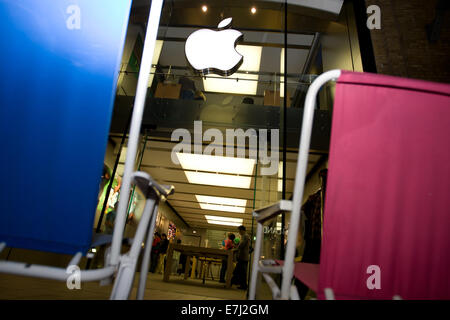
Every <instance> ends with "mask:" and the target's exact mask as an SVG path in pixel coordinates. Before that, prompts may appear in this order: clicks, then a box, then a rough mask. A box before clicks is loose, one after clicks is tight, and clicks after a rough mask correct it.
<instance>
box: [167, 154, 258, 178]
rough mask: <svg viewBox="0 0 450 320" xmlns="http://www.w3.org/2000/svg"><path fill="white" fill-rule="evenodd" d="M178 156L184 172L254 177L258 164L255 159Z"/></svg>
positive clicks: (194, 155) (199, 155) (193, 155)
mask: <svg viewBox="0 0 450 320" xmlns="http://www.w3.org/2000/svg"><path fill="white" fill-rule="evenodd" d="M176 156H177V158H178V161H179V162H180V165H181V167H182V168H183V169H184V170H200V171H211V172H218V173H231V174H245V175H252V174H253V169H254V167H255V164H256V160H255V159H246V158H234V157H223V156H210V155H203V154H195V153H180V152H176Z"/></svg>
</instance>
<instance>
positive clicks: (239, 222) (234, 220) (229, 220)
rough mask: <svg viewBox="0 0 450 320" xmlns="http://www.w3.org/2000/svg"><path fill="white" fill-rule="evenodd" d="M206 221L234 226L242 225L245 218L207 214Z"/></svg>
mask: <svg viewBox="0 0 450 320" xmlns="http://www.w3.org/2000/svg"><path fill="white" fill-rule="evenodd" d="M205 218H206V221H208V223H209V224H219V225H224V226H234V227H238V226H240V225H242V223H243V221H244V220H243V219H240V218H229V217H220V216H209V215H205Z"/></svg>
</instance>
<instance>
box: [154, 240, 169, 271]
mask: <svg viewBox="0 0 450 320" xmlns="http://www.w3.org/2000/svg"><path fill="white" fill-rule="evenodd" d="M168 247H169V240H168V239H167V235H166V234H165V233H163V234H162V235H161V242H160V243H159V264H158V271H157V272H158V273H163V272H164V269H165V266H166V253H167V248H168Z"/></svg>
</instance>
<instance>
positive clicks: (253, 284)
mask: <svg viewBox="0 0 450 320" xmlns="http://www.w3.org/2000/svg"><path fill="white" fill-rule="evenodd" d="M262 238H263V226H262V224H261V223H258V225H257V227H256V243H255V253H254V254H253V266H252V276H251V280H250V290H249V295H248V299H249V300H255V296H256V281H257V280H258V268H259V257H260V256H261V244H262Z"/></svg>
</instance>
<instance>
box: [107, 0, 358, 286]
mask: <svg viewBox="0 0 450 320" xmlns="http://www.w3.org/2000/svg"><path fill="white" fill-rule="evenodd" d="M287 9H288V10H286V8H285V5H284V1H254V2H252V3H247V2H245V3H242V2H239V1H203V2H201V3H200V2H197V1H182V0H176V1H166V2H165V4H164V7H163V11H162V15H161V21H160V26H159V30H158V36H157V43H156V48H155V52H154V58H153V61H152V70H151V75H150V79H149V83H148V94H147V101H146V109H145V113H144V118H143V131H142V137H143V138H142V141H143V143H142V145H141V148H142V149H141V154H140V156H138V157H137V158H138V159H139V163H137V164H136V168H140V170H143V171H146V172H148V173H149V174H150V175H151V176H152V177H153V178H155V179H156V180H157V181H158V182H160V183H162V184H171V185H174V186H175V190H176V192H175V194H174V195H173V196H171V197H170V199H169V200H168V203H169V204H170V207H169V208H166V209H167V210H164V212H165V213H168V212H170V213H169V215H173V216H175V217H177V219H178V220H179V222H178V223H176V222H174V225H176V228H177V233H178V234H179V237H178V238H179V239H180V240H181V241H182V242H183V241H185V242H186V243H194V242H195V243H197V242H199V245H200V246H207V245H208V246H211V245H212V244H213V246H216V244H217V243H218V241H217V239H215V237H213V236H210V237H211V240H209V239H208V233H207V232H206V230H214V231H217V232H219V233H221V234H224V235H225V234H226V233H227V232H234V233H235V234H236V235H238V232H237V229H236V227H237V226H238V225H241V224H242V225H244V226H245V227H246V229H247V233H248V234H249V236H250V237H251V239H252V241H253V238H254V233H255V230H256V222H255V220H254V219H253V217H252V211H253V209H255V208H259V207H263V206H266V205H269V204H271V203H273V202H276V201H277V200H280V199H291V198H292V190H293V184H294V178H295V171H296V164H297V152H298V143H299V135H300V131H299V130H300V128H301V119H302V114H303V104H304V100H305V96H306V92H307V90H308V88H309V85H310V84H311V83H312V81H314V79H315V78H316V77H317V76H318V75H320V74H321V73H323V72H325V71H328V70H331V69H346V70H352V71H362V64H361V54H360V51H359V43H358V37H357V32H356V24H355V19H354V12H353V9H352V6H351V5H348V4H346V3H345V4H344V5H343V6H342V8H340V10H337V9H336V10H335V11H333V10H334V9H330V8H321V7H320V6H319V5H306V4H302V3H300V2H297V1H288V8H287ZM148 12H149V6H148V4H147V3H145V2H142V4H140V2H136V3H135V4H134V6H133V9H132V13H131V18H130V25H129V28H128V33H127V41H126V45H125V50H124V56H123V59H122V66H121V71H120V75H119V83H118V89H117V99H116V105H115V110H114V115H113V119H112V127H111V137H112V139H113V140H114V141H115V143H116V144H117V145H119V144H120V139H121V136H122V135H123V132H124V130H125V128H126V123H127V119H128V115H129V112H130V110H131V105H132V102H133V99H134V94H135V91H136V84H137V75H138V71H139V65H140V60H141V59H142V48H143V45H142V43H143V39H144V38H145V28H144V26H145V23H146V21H147V18H148ZM227 18H232V21H231V23H230V25H229V26H226V25H225V24H226V23H227V22H229V21H225V19H227ZM221 22H222V24H224V25H220V24H221ZM204 29H208V30H209V31H208V30H206V31H205V30H204ZM199 30H203V31H202V32H201V34H200V38H199V39H200V40H199V39H196V37H198V35H199V33H197V34H196V35H195V36H193V34H194V33H195V32H198V31H199ZM227 30H228V31H231V30H234V31H233V32H234V33H240V36H239V37H238V39H237V40H236V43H235V45H236V46H235V49H234V47H233V43H234V42H233V41H232V42H231V47H226V48H227V49H226V50H225V49H223V48H225V45H223V44H222V43H221V41H225V42H226V41H228V40H227V39H226V36H225V34H226V31H227ZM204 34H205V35H206V36H204ZM211 34H212V35H213V36H212V37H210V35H211ZM230 34H231V33H230ZM222 36H223V38H222V40H220V39H221V37H222ZM201 37H205V38H203V39H202V38H201ZM189 38H190V40H189V41H191V42H192V43H194V45H193V46H194V49H195V50H194V53H191V52H187V50H189V49H188V48H187V47H188V46H186V43H187V41H188V39H189ZM192 39H194V40H195V41H194V40H192ZM218 48H219V49H220V50H219V49H218ZM221 50H222V51H221ZM227 50H230V51H227ZM234 50H235V51H234ZM225 51H226V52H225ZM236 52H237V53H238V58H237V60H236V61H238V62H237V63H236V65H235V69H236V70H225V71H224V70H223V69H220V68H221V66H223V65H226V63H228V62H227V61H225V60H227V59H228V58H229V57H230V56H231V55H235V54H236ZM239 55H241V56H242V57H243V58H242V59H243V61H242V62H240V61H239ZM202 59H203V60H202ZM208 63H210V64H212V65H207V64H208ZM196 67H197V68H200V70H198V69H195V68H196ZM222 68H226V67H222ZM206 69H208V70H209V71H211V70H213V69H215V71H216V73H208V72H205V70H206ZM218 70H219V71H220V70H221V71H220V72H218ZM233 71H234V72H233ZM217 73H221V75H219V74H217ZM224 74H226V75H224ZM333 96H334V85H333V84H330V85H327V86H325V87H324V88H323V89H322V90H321V91H320V94H319V96H318V99H317V107H316V114H315V119H316V120H315V123H314V129H313V139H312V141H311V150H310V159H309V165H308V177H309V178H311V179H310V180H311V181H307V185H306V188H305V201H306V199H307V198H308V197H309V195H311V194H313V193H314V192H315V191H316V190H317V185H316V184H317V183H315V182H313V181H316V180H317V179H316V178H313V177H315V175H317V170H318V169H321V168H324V167H326V159H327V154H328V146H329V135H330V126H331V112H332V105H333ZM125 152H126V150H125ZM125 152H123V153H125ZM183 154H184V155H183ZM116 155H117V152H116ZM186 155H187V156H186ZM189 155H195V156H189ZM122 157H123V156H122ZM122 157H121V160H120V161H119V166H118V168H119V170H118V174H119V176H120V168H121V166H123V160H124V159H123V158H122ZM239 157H241V158H244V159H245V160H247V161H243V162H228V160H229V159H230V158H239ZM133 192H135V194H137V201H136V203H137V205H136V208H138V207H139V203H140V202H142V200H143V197H142V195H140V194H139V192H136V190H135V191H133ZM138 211H139V210H138ZM135 218H136V219H139V214H136V215H135ZM158 219H167V221H168V222H169V221H171V222H170V223H172V222H173V220H171V219H170V218H168V217H166V216H165V214H163V215H162V216H161V217H159V218H158ZM158 221H161V220H158ZM288 221H289V215H288V214H286V215H280V216H278V217H277V218H276V219H274V220H273V221H269V222H268V223H267V224H266V225H265V226H264V230H265V231H264V248H263V253H262V256H263V257H264V258H270V259H282V258H283V256H284V247H285V245H286V238H287V237H286V235H287V232H288V230H289V225H288ZM103 223H104V222H103ZM159 225H162V224H159ZM167 226H169V223H167ZM166 229H167V230H161V231H162V232H166V233H167V232H168V231H169V229H168V228H166ZM127 230H132V228H131V227H130V226H128V225H127ZM193 231H194V232H196V234H194V233H193ZM204 231H205V232H204ZM130 232H131V231H130ZM210 234H212V233H210ZM183 237H185V238H184V240H183ZM224 237H225V236H224ZM194 240H195V241H194ZM301 254H302V248H301V244H300V245H299V247H298V256H299V259H301V258H300V257H301ZM252 258H253V257H252ZM249 265H251V263H250V264H249ZM260 292H262V294H263V295H267V292H264V290H260Z"/></svg>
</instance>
